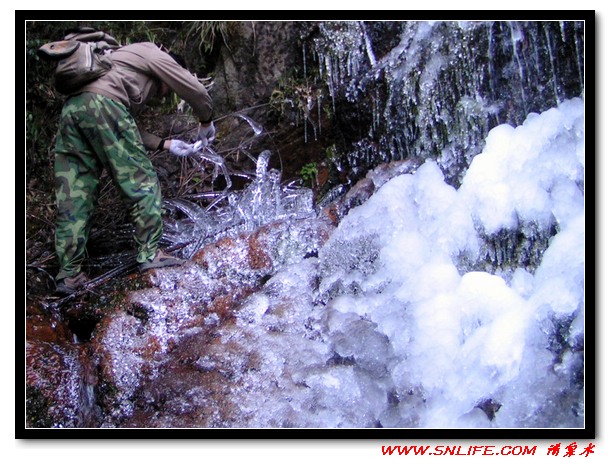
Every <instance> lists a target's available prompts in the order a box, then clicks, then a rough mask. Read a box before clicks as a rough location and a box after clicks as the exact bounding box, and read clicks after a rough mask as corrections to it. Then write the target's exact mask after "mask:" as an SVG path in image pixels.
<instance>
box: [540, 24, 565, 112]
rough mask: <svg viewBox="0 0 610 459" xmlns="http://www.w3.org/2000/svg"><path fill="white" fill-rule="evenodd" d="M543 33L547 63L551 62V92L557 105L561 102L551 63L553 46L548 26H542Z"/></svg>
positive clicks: (555, 75)
mask: <svg viewBox="0 0 610 459" xmlns="http://www.w3.org/2000/svg"><path fill="white" fill-rule="evenodd" d="M544 35H545V37H546V44H547V47H548V50H549V63H550V64H551V73H552V74H553V92H554V93H555V100H556V101H557V105H559V104H560V103H561V100H560V98H559V94H558V93H557V74H556V73H555V64H554V63H553V47H552V46H551V37H550V36H549V29H548V27H544Z"/></svg>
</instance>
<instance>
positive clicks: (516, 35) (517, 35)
mask: <svg viewBox="0 0 610 459" xmlns="http://www.w3.org/2000/svg"><path fill="white" fill-rule="evenodd" d="M509 24H510V35H511V40H512V43H513V56H514V58H515V60H516V61H517V65H518V67H519V75H520V76H521V79H520V85H521V98H522V100H523V104H524V105H525V104H526V103H527V97H526V96H525V88H524V87H523V82H524V81H525V75H524V71H523V66H522V64H521V58H520V57H519V51H518V50H517V43H518V42H520V41H521V40H522V39H523V34H522V33H521V30H517V29H515V26H514V23H513V22H510V23H509ZM524 108H525V110H526V111H527V107H524Z"/></svg>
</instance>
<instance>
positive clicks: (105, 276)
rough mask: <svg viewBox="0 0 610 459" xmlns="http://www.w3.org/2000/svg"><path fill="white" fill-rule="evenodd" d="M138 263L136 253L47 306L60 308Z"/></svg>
mask: <svg viewBox="0 0 610 459" xmlns="http://www.w3.org/2000/svg"><path fill="white" fill-rule="evenodd" d="M193 242H195V241H188V242H181V243H179V244H175V245H173V246H171V247H169V248H167V249H166V250H165V251H166V252H167V253H172V252H175V251H177V250H180V249H183V248H185V247H187V246H189V245H191V244H192V243H193ZM138 265H139V263H138V262H137V260H136V255H133V256H132V257H130V259H129V260H127V261H126V262H125V263H124V264H122V265H119V266H117V267H116V268H113V269H111V270H110V271H107V272H105V273H104V274H102V275H100V276H98V277H96V278H95V279H92V280H90V281H89V282H87V283H86V284H84V285H83V286H82V287H81V288H80V289H78V290H76V291H75V292H74V293H71V294H70V295H68V296H66V297H63V298H61V299H59V300H57V301H54V302H52V303H48V304H46V305H45V306H46V307H47V308H52V309H57V308H60V307H61V306H63V305H64V304H66V303H68V302H70V301H72V300H74V299H76V298H78V297H80V296H82V295H84V294H85V293H87V292H89V291H90V290H92V289H94V288H96V287H99V286H100V285H103V284H105V283H106V282H108V281H110V280H112V279H114V278H116V277H118V276H122V275H125V274H128V273H130V272H131V271H134V270H135V269H136V268H137V267H138Z"/></svg>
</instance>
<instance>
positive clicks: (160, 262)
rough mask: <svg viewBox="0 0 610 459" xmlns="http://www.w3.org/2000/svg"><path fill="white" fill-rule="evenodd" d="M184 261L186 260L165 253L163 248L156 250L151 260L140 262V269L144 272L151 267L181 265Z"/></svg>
mask: <svg viewBox="0 0 610 459" xmlns="http://www.w3.org/2000/svg"><path fill="white" fill-rule="evenodd" d="M184 263H186V260H182V259H180V258H176V257H172V256H171V255H168V254H166V253H165V252H164V251H163V250H158V251H157V254H156V255H155V258H153V259H152V260H151V261H146V262H144V263H142V264H140V271H141V272H144V271H147V270H149V269H153V268H167V267H169V266H181V265H183V264H184Z"/></svg>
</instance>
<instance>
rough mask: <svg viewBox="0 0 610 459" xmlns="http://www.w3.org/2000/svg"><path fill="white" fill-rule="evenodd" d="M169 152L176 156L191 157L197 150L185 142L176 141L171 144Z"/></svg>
mask: <svg viewBox="0 0 610 459" xmlns="http://www.w3.org/2000/svg"><path fill="white" fill-rule="evenodd" d="M169 152H170V153H171V154H173V155H176V156H189V155H192V154H193V153H194V152H195V150H194V149H193V146H192V145H190V144H188V143H186V142H183V141H182V140H177V139H174V140H172V141H171V142H170V144H169Z"/></svg>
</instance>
